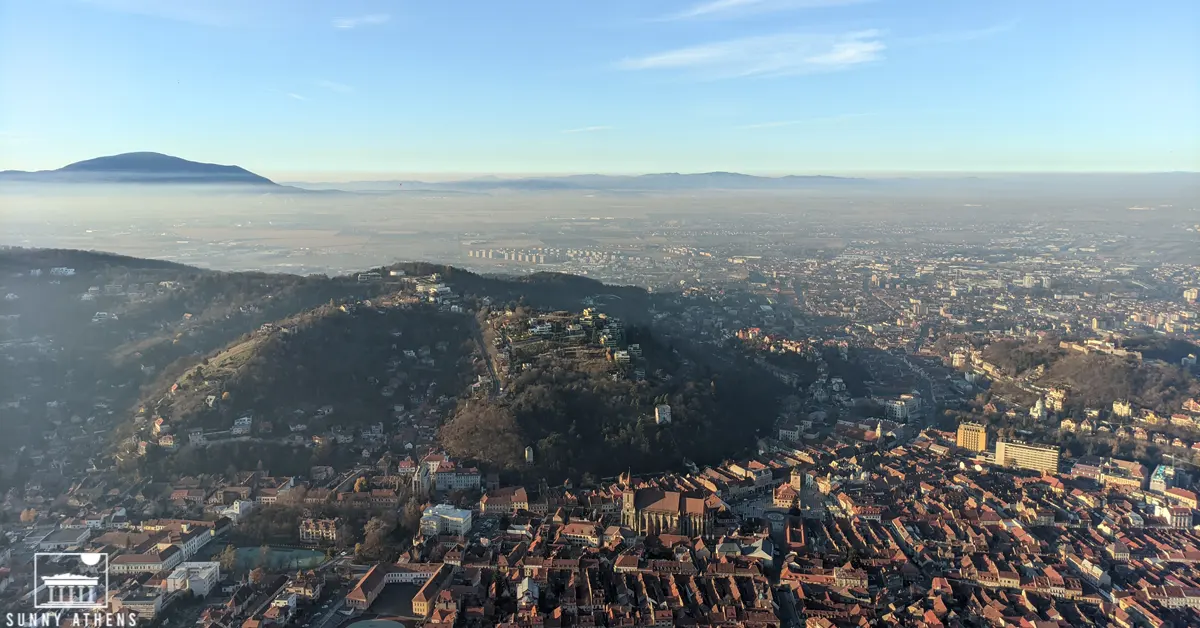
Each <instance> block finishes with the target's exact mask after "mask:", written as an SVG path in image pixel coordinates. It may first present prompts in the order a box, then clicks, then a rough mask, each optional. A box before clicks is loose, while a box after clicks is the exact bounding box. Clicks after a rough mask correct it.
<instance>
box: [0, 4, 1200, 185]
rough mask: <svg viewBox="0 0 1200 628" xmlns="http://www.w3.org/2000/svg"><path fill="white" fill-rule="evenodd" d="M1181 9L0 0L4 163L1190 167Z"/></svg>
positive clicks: (1191, 15)
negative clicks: (167, 160)
mask: <svg viewBox="0 0 1200 628" xmlns="http://www.w3.org/2000/svg"><path fill="white" fill-rule="evenodd" d="M1197 77H1200V2H1195V1H1194V0H1154V1H1151V2H1140V3H1132V2H1127V1H1104V0H1099V1H1095V0H1093V1H1086V2H1085V1H1078V0H1053V1H1047V0H1037V1H1025V0H1006V1H1004V2H990V1H976V0H965V1H964V0H947V1H940V2H933V1H922V0H876V1H852V0H840V1H839V0H662V1H656V0H595V1H582V0H581V1H574V0H547V1H533V0H505V1H497V0H471V1H467V0H422V1H417V0H407V1H404V0H394V1H391V0H339V1H338V2H320V1H302V0H0V169H5V168H17V169H44V168H55V167H59V166H61V165H64V164H66V163H69V162H71V161H76V160H79V159H84V158H89V157H93V156H97V155H104V154H113V153H119V152H126V151H134V150H153V151H159V152H165V153H170V154H174V155H178V156H181V157H185V158H188V159H194V160H199V161H211V162H218V163H236V164H239V165H243V166H245V167H247V168H250V169H252V170H255V171H257V172H262V173H264V174H268V175H270V176H275V177H277V178H279V177H283V178H296V177H303V178H310V179H312V178H330V179H338V178H342V179H344V178H356V177H361V176H374V175H377V174H402V173H403V174H430V175H434V174H439V173H440V174H448V173H484V172H494V173H513V174H516V173H552V172H662V171H680V172H691V171H708V170H736V171H742V172H754V173H765V174H782V173H797V174H809V173H870V172H902V171H985V172H987V171H1026V172H1029V171H1160V170H1200V114H1198V113H1197V112H1200V80H1198V79H1197Z"/></svg>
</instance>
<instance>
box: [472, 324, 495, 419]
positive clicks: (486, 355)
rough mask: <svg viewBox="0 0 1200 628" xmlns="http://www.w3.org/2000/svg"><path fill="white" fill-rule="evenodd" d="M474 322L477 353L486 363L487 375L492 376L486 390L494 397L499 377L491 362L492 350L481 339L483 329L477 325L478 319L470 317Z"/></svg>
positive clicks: (489, 395)
mask: <svg viewBox="0 0 1200 628" xmlns="http://www.w3.org/2000/svg"><path fill="white" fill-rule="evenodd" d="M472 321H473V324H474V332H475V333H474V334H473V335H474V336H475V343H476V344H478V345H479V353H480V354H481V355H483V361H484V363H485V364H487V370H488V375H489V376H490V377H491V378H492V389H491V391H489V392H488V398H489V399H495V398H496V397H499V396H500V378H499V377H497V376H496V365H495V364H493V362H492V352H491V351H489V350H488V346H487V343H485V342H484V341H483V329H482V328H481V327H480V326H479V321H477V320H475V319H474V318H472Z"/></svg>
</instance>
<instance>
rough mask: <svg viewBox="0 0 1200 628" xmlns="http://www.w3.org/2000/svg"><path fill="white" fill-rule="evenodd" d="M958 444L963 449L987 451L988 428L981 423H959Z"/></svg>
mask: <svg viewBox="0 0 1200 628" xmlns="http://www.w3.org/2000/svg"><path fill="white" fill-rule="evenodd" d="M956 442H957V444H958V446H959V447H960V448H961V449H970V450H971V451H987V427H985V426H983V425H980V424H979V423H959V424H958V439H957V441H956Z"/></svg>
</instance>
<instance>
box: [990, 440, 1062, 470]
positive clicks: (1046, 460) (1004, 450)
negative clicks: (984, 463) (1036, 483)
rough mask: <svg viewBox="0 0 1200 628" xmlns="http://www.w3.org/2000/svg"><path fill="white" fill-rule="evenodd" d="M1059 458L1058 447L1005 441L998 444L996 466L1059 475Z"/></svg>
mask: <svg viewBox="0 0 1200 628" xmlns="http://www.w3.org/2000/svg"><path fill="white" fill-rule="evenodd" d="M1058 456H1059V451H1058V447H1054V446H1052V445H1031V444H1029V443H1023V442H1020V441H1004V440H1002V441H999V442H997V443H996V464H998V465H1002V466H1005V467H1012V468H1015V469H1028V470H1030V471H1040V472H1042V473H1057V472H1058Z"/></svg>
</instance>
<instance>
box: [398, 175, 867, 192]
mask: <svg viewBox="0 0 1200 628" xmlns="http://www.w3.org/2000/svg"><path fill="white" fill-rule="evenodd" d="M869 183H871V181H869V180H867V179H855V178H848V177H824V176H813V177H802V176H786V177H759V176H754V175H749V174H741V173H737V172H703V173H695V174H680V173H677V172H669V173H659V174H644V175H639V176H613V175H599V174H581V175H570V176H564V177H538V178H525V179H498V178H495V177H485V178H480V179H469V180H466V181H453V182H449V183H433V184H426V183H420V182H412V183H410V184H409V185H410V186H411V187H429V188H432V189H438V188H446V189H466V190H521V191H556V190H613V191H664V192H665V191H670V192H681V191H688V190H794V189H809V188H827V187H845V186H853V185H864V184H869Z"/></svg>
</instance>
